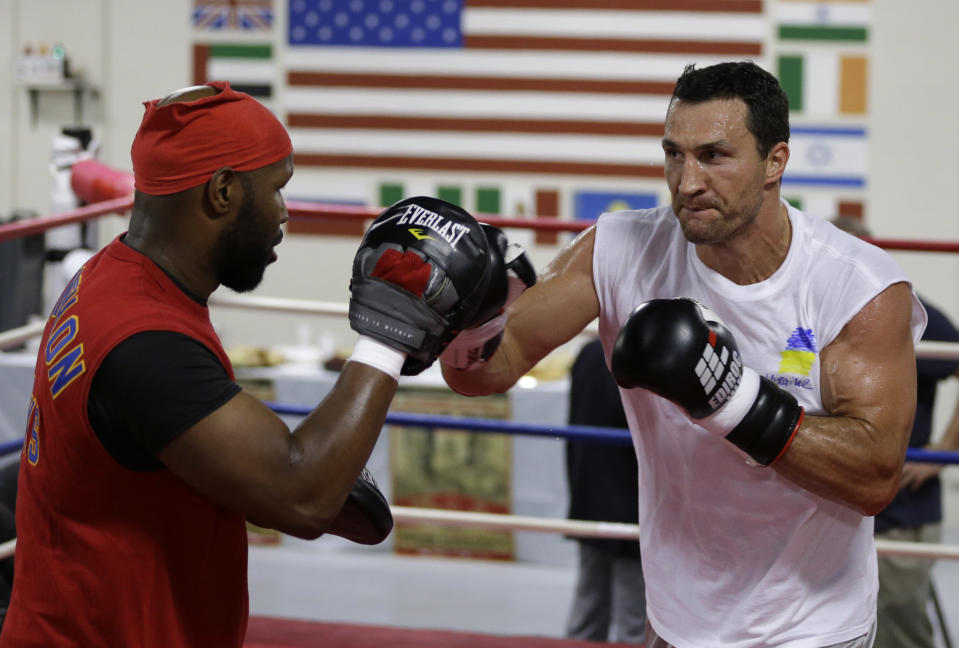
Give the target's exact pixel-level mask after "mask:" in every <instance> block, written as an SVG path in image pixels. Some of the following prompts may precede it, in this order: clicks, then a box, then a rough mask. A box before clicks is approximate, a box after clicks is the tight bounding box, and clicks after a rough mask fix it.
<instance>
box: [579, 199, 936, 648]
mask: <svg viewBox="0 0 959 648" xmlns="http://www.w3.org/2000/svg"><path fill="white" fill-rule="evenodd" d="M788 213H789V218H790V221H791V223H792V241H791V243H790V247H789V252H788V254H787V256H786V259H785V261H784V262H783V264H782V266H781V267H780V268H779V269H778V270H776V272H775V273H774V274H773V275H772V276H771V277H769V278H768V279H766V280H764V281H762V282H759V283H756V284H751V285H747V286H740V285H737V284H735V283H733V282H732V281H730V280H729V279H727V278H726V277H724V276H722V275H720V274H719V273H717V272H714V271H713V270H711V269H709V268H708V267H706V266H705V265H704V264H703V263H702V261H700V259H699V257H698V256H697V255H696V251H695V246H694V245H693V244H691V243H689V242H688V241H686V239H685V238H684V237H683V234H682V231H681V229H680V227H679V223H678V221H677V219H676V217H675V215H674V214H673V211H672V209H671V207H669V206H663V207H658V208H655V209H646V210H637V211H621V212H614V213H608V214H603V215H602V216H601V217H600V219H599V222H598V225H597V228H596V239H595V248H594V253H593V280H594V283H595V286H596V293H597V295H598V297H599V303H600V318H599V326H600V337H601V338H602V341H603V347H604V349H605V350H606V354H607V362H608V360H609V353H610V350H611V349H612V346H613V343H614V342H615V340H616V335H617V334H618V333H619V330H620V327H621V326H622V324H623V322H624V321H625V320H626V318H627V316H628V315H629V314H630V313H631V312H632V310H633V309H634V308H635V307H636V306H638V305H639V304H640V303H642V302H644V301H647V300H649V299H654V298H673V297H692V298H694V299H696V300H698V301H700V302H702V303H703V304H705V305H706V306H708V307H709V308H710V309H712V310H713V311H714V312H715V313H716V314H717V315H718V316H719V317H720V319H722V321H723V323H724V324H725V325H726V327H727V328H728V329H729V330H730V331H731V332H732V333H733V335H734V337H735V339H736V342H737V345H738V346H739V350H740V354H741V355H742V359H743V363H744V364H746V365H747V366H749V367H751V368H752V369H754V370H755V371H757V372H758V373H759V374H760V375H761V376H766V377H767V378H769V379H771V380H773V381H774V382H776V383H777V384H778V385H780V386H781V387H782V388H784V389H786V390H788V391H789V392H790V393H791V394H793V395H794V396H795V397H796V398H797V399H798V400H799V403H800V404H801V405H802V406H803V407H804V408H805V409H806V412H807V413H808V414H811V415H818V414H824V413H825V412H824V411H823V407H822V398H821V396H820V391H819V389H820V376H819V373H820V366H819V353H820V351H821V350H822V349H823V348H824V347H826V346H827V345H828V344H829V343H830V342H832V341H833V339H835V337H836V336H837V335H838V334H839V332H840V331H841V330H842V328H843V327H844V326H845V325H846V323H847V322H848V321H849V320H850V319H851V318H852V317H853V316H854V315H855V314H856V313H857V312H859V310H861V309H862V307H863V306H864V305H865V304H866V303H868V302H869V301H870V300H871V299H872V298H873V297H875V296H876V295H877V294H879V293H880V292H881V291H882V290H884V289H885V288H886V287H888V286H889V285H891V284H894V283H897V282H902V281H908V279H907V278H906V276H905V274H904V273H903V271H902V270H901V269H900V268H899V266H898V264H896V263H895V261H893V259H892V258H891V257H890V256H889V255H888V254H886V253H885V252H883V251H882V250H880V249H879V248H877V247H875V246H873V245H870V244H868V243H865V242H863V241H861V240H859V239H857V238H855V237H853V236H850V235H848V234H845V233H843V232H841V231H840V230H838V229H837V228H835V227H833V226H832V225H831V224H829V223H827V222H825V221H823V220H822V219H819V218H816V217H812V216H808V215H806V214H804V213H802V212H800V211H798V210H796V209H793V208H792V207H788ZM925 322H926V315H925V311H924V310H923V308H922V306H921V305H920V303H919V301H918V299H916V298H915V295H914V302H913V313H912V330H913V337H914V341H916V342H918V340H919V337H920V335H921V334H922V331H923V329H924V328H925ZM620 391H621V394H622V396H623V403H624V405H625V409H626V415H627V419H628V421H629V428H630V430H631V432H632V436H633V442H634V444H635V446H636V452H637V456H638V460H639V525H640V536H641V538H640V543H641V546H642V556H643V572H644V575H645V579H646V590H647V594H646V596H647V599H646V600H647V609H648V613H649V619H650V621H651V622H652V624H653V627H654V628H655V629H656V632H657V633H658V634H659V635H660V636H661V637H663V639H665V640H666V641H668V642H669V643H671V644H673V645H675V646H677V648H713V647H717V648H718V647H722V648H747V647H749V648H755V647H758V646H777V647H780V648H786V647H788V648H805V647H809V648H820V647H822V646H826V645H829V644H833V643H838V642H841V641H847V640H850V639H853V638H855V637H857V636H859V635H861V634H864V633H866V632H867V631H868V630H869V628H870V625H871V624H872V621H873V619H874V617H875V613H876V591H877V587H878V580H877V573H876V550H875V545H874V543H873V537H872V533H873V520H872V518H871V517H864V516H862V515H860V514H859V513H857V512H855V511H853V510H852V509H850V508H847V507H845V506H843V505H841V504H838V503H835V502H832V501H829V500H826V499H823V498H821V497H819V496H817V495H814V494H813V493H811V492H809V491H807V490H804V489H802V488H800V487H798V486H796V485H795V484H794V483H792V482H790V481H788V480H787V479H786V478H784V477H782V476H780V475H779V474H778V473H777V472H776V471H775V470H772V469H769V468H762V467H756V466H755V465H750V464H749V463H747V461H746V460H747V456H746V455H745V454H744V453H742V452H741V451H740V450H738V449H737V448H736V447H735V446H733V445H732V444H730V443H728V442H726V441H724V440H723V439H720V438H717V437H715V436H713V435H711V434H709V433H708V432H706V431H705V430H703V429H702V428H700V427H699V426H698V425H696V424H695V423H693V422H692V421H691V420H690V419H689V418H688V417H687V416H686V415H685V414H684V412H683V411H682V410H681V409H680V408H679V407H678V406H676V405H674V404H673V403H671V402H670V401H668V400H666V399H665V398H661V397H659V396H657V395H655V394H653V393H652V392H649V391H646V390H644V389H631V390H620Z"/></svg>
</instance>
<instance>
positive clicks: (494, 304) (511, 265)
mask: <svg viewBox="0 0 959 648" xmlns="http://www.w3.org/2000/svg"><path fill="white" fill-rule="evenodd" d="M480 226H481V227H482V228H483V232H484V233H485V234H486V238H487V241H488V242H489V245H490V249H491V250H493V252H494V257H495V261H494V263H493V265H492V266H491V272H492V273H493V274H494V275H496V277H497V280H496V281H495V282H493V283H492V284H491V287H490V289H489V290H488V292H487V295H486V298H485V299H484V300H483V306H482V307H481V308H480V311H479V313H477V317H476V318H475V319H477V320H478V322H477V323H476V324H471V325H470V326H469V327H468V328H466V329H464V330H463V331H461V332H460V333H458V334H457V335H456V337H455V338H453V341H452V342H450V343H449V345H448V346H447V347H446V350H445V351H443V353H441V354H440V361H441V362H442V363H443V364H445V365H449V366H450V367H454V368H456V369H465V370H467V371H469V370H472V369H476V368H477V367H479V366H481V365H482V364H483V363H484V362H486V361H487V360H489V359H490V357H492V355H493V354H494V353H496V349H498V348H499V343H500V341H501V340H502V339H503V330H504V329H505V328H506V309H507V308H508V307H509V305H510V304H512V303H513V302H514V301H516V298H517V297H519V296H520V294H522V292H523V291H524V290H526V289H527V288H529V287H530V286H532V285H534V284H535V283H536V269H535V268H533V263H532V262H531V261H530V260H529V257H527V256H526V251H525V250H524V249H523V247H522V246H521V245H519V244H517V243H510V242H509V240H508V239H507V238H506V234H504V233H503V232H502V231H501V230H500V229H499V228H497V227H493V226H492V225H489V224H487V223H480ZM503 285H505V286H506V290H505V291H504V290H502V286H503Z"/></svg>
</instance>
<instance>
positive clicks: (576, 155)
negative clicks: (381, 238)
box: [290, 128, 663, 164]
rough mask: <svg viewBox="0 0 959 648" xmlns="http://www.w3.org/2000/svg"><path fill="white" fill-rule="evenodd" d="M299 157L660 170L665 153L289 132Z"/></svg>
mask: <svg viewBox="0 0 959 648" xmlns="http://www.w3.org/2000/svg"><path fill="white" fill-rule="evenodd" d="M290 137H291V139H292V140H293V146H294V148H295V149H296V150H297V152H299V153H325V154H330V153H338V154H345V155H404V156H408V157H433V156H439V157H453V158H460V157H462V158H470V159H505V160H556V161H561V162H596V161H597V160H602V161H603V162H613V163H632V164H662V162H663V150H662V147H661V145H660V142H659V140H658V139H657V138H653V137H605V136H601V135H591V136H582V135H541V134H517V133H509V134H497V133H455V134H450V133H433V132H428V131H401V132H395V131H379V132H376V131H373V132H363V131H356V130H352V129H343V130H339V129H299V128H293V129H291V130H290Z"/></svg>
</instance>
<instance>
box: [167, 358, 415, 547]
mask: <svg viewBox="0 0 959 648" xmlns="http://www.w3.org/2000/svg"><path fill="white" fill-rule="evenodd" d="M396 386H397V383H396V381H395V380H394V379H393V378H391V377H390V376H388V375H387V374H385V373H383V372H381V371H379V370H378V369H374V368H372V367H369V366H367V365H364V364H360V363H357V362H348V363H347V364H346V366H345V367H344V368H343V372H342V373H341V374H340V377H339V379H338V380H337V381H336V384H335V385H334V386H333V389H332V391H331V392H330V393H329V394H328V395H327V396H326V398H324V400H323V402H321V403H320V404H319V405H318V406H317V407H316V409H314V410H313V411H312V412H311V413H310V414H309V415H308V416H307V417H306V418H305V419H304V420H303V421H302V422H301V423H300V424H299V425H298V426H297V427H296V429H295V430H293V431H292V432H291V431H290V429H289V428H288V427H287V426H286V424H285V423H284V422H283V421H282V420H281V419H280V418H279V417H278V416H277V415H276V414H274V413H273V412H272V411H271V410H270V409H269V408H267V407H266V406H265V405H264V404H263V403H261V402H260V401H259V400H257V399H256V398H254V397H253V396H251V395H249V394H247V393H246V392H240V393H239V394H237V395H236V396H235V397H233V398H232V399H231V400H230V401H229V402H227V403H226V404H225V405H223V406H222V407H220V408H219V409H217V410H216V411H214V412H213V413H212V414H210V415H208V416H206V417H205V418H203V419H202V420H200V421H199V422H198V423H196V424H195V425H193V426H192V427H190V428H189V429H188V430H187V431H186V432H185V433H184V434H182V435H181V436H180V437H178V438H177V439H176V440H174V441H173V442H172V443H170V444H169V445H168V446H167V447H166V448H164V449H163V450H162V451H161V452H160V453H159V454H158V455H157V456H158V458H159V459H160V461H162V462H163V464H164V465H165V466H166V467H167V468H169V469H170V471H171V472H173V473H174V474H175V475H177V477H179V478H180V479H182V480H183V481H185V482H186V483H188V484H189V485H190V486H192V487H193V488H195V489H196V490H197V491H199V492H200V493H202V494H204V495H206V496H207V497H209V498H211V499H213V500H215V501H217V502H220V503H221V504H223V505H224V506H226V507H227V508H229V509H232V510H234V511H237V512H239V513H242V514H244V515H245V516H246V517H247V518H248V519H250V520H251V521H253V522H254V523H255V524H257V525H260V526H263V527H268V528H273V529H277V530H279V531H281V532H283V533H287V534H289V535H293V536H297V537H301V538H308V539H312V538H316V537H319V536H320V535H321V534H322V533H323V532H324V531H325V529H326V527H327V526H328V525H329V524H330V522H332V521H333V520H334V519H335V518H336V516H337V515H338V514H339V512H340V509H341V508H342V507H343V503H344V502H345V501H346V497H347V495H348V494H349V492H350V488H351V487H352V485H353V483H354V481H355V479H356V477H357V475H359V474H360V472H361V471H362V469H363V466H364V465H365V464H366V462H367V460H368V459H369V456H370V453H371V452H372V451H373V446H374V445H375V443H376V440H377V438H378V437H379V435H380V430H381V428H382V426H383V422H384V420H385V418H386V414H387V411H388V410H389V407H390V404H391V402H392V399H393V396H394V395H395V394H396Z"/></svg>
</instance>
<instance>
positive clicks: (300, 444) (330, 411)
mask: <svg viewBox="0 0 959 648" xmlns="http://www.w3.org/2000/svg"><path fill="white" fill-rule="evenodd" d="M396 387H397V383H396V381H395V380H394V379H392V378H391V377H389V376H387V375H386V374H385V373H383V372H381V371H379V370H377V369H373V368H371V367H369V366H366V365H364V364H360V363H357V362H347V363H346V365H345V366H344V368H343V372H342V374H341V376H340V379H339V380H338V381H337V383H336V385H335V386H334V388H333V390H332V391H331V392H330V393H329V394H328V395H327V396H326V397H325V398H324V399H323V402H322V403H320V405H318V406H317V407H316V409H314V410H313V411H312V412H311V413H310V414H309V415H308V416H307V417H306V418H305V419H303V421H302V422H301V423H300V424H299V425H298V426H297V427H296V429H295V430H294V431H293V433H292V434H291V435H290V440H289V461H290V466H291V468H292V469H293V471H294V472H295V473H296V474H297V475H298V476H299V479H298V480H297V482H298V484H299V486H298V490H299V491H300V492H299V496H298V497H295V498H294V500H298V501H300V502H308V504H304V506H308V507H309V508H310V509H312V513H311V517H313V518H314V519H320V520H323V519H325V520H329V519H332V518H333V517H335V516H336V514H337V513H338V512H339V510H340V509H341V507H342V505H343V501H344V500H345V499H346V496H347V494H348V493H349V491H350V488H351V487H352V485H353V483H354V481H355V480H356V477H357V475H359V474H360V472H361V471H362V470H363V467H364V466H365V465H366V462H367V461H368V460H369V457H370V454H371V453H372V451H373V446H374V445H375V444H376V441H377V439H378V438H379V435H380V432H381V430H382V427H383V420H384V418H385V417H386V414H387V412H388V411H389V407H390V403H391V402H392V398H393V396H394V395H395V393H396Z"/></svg>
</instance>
